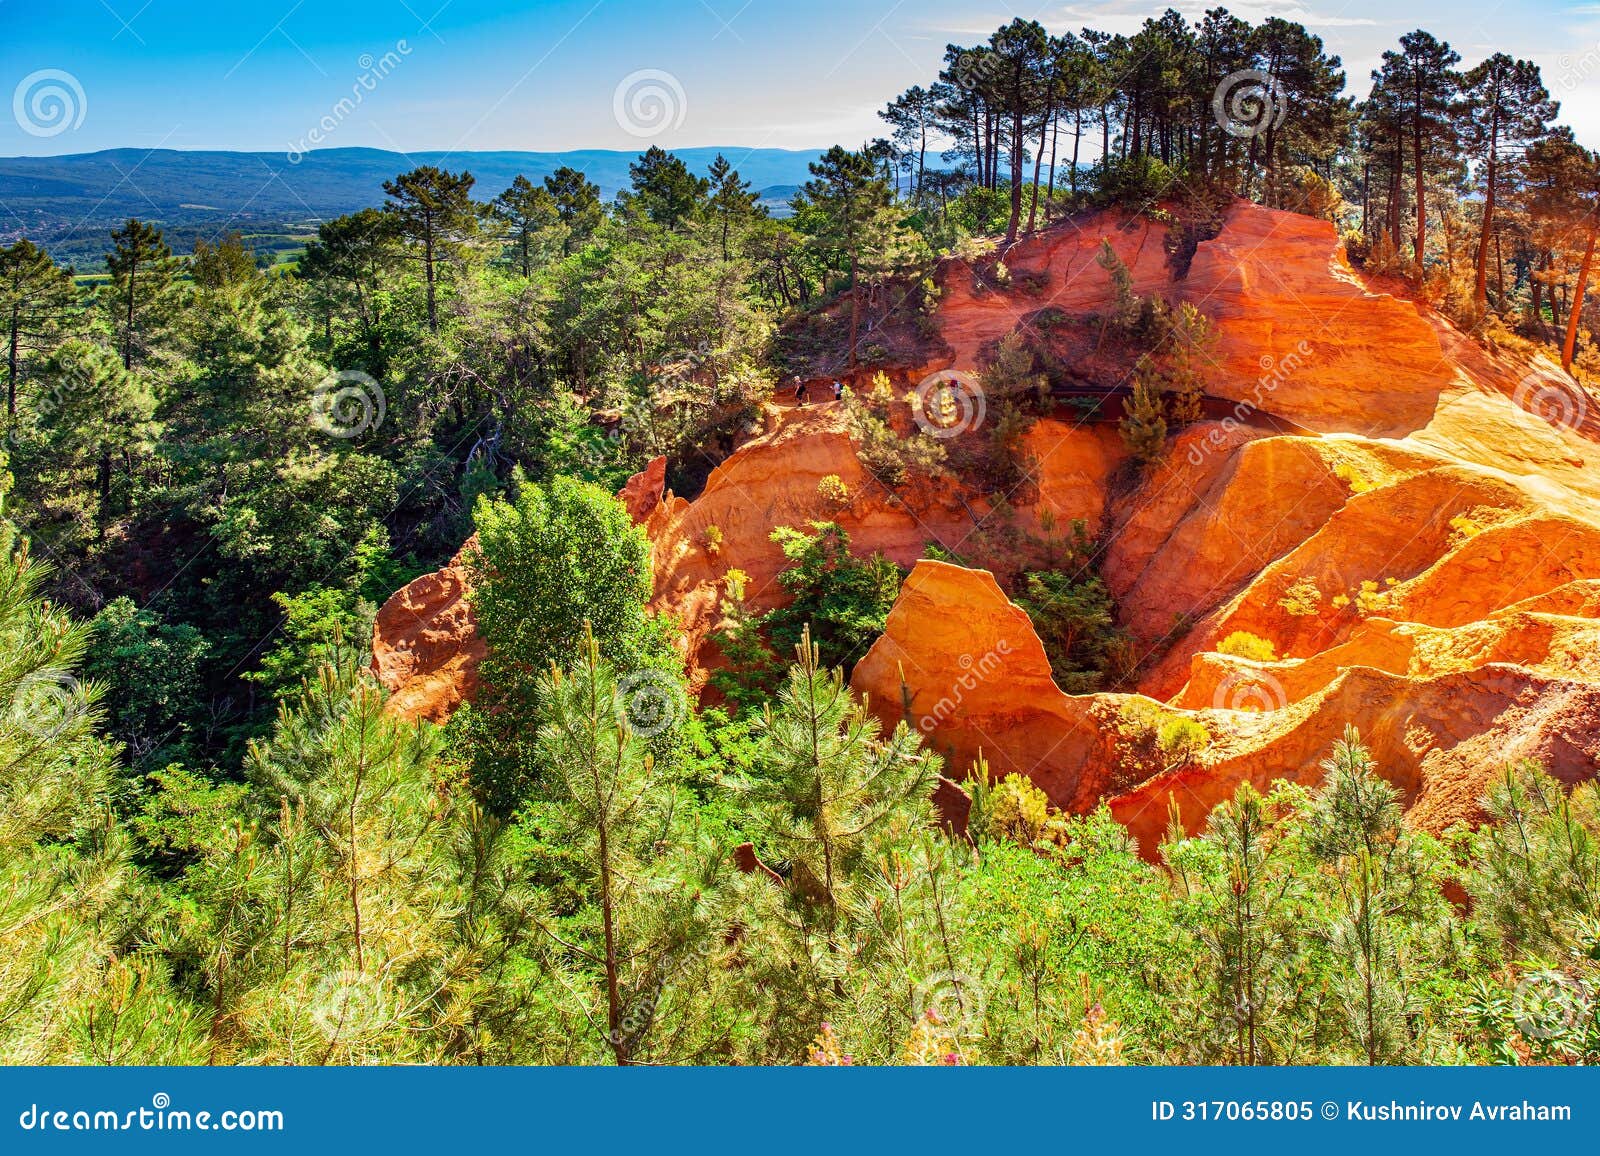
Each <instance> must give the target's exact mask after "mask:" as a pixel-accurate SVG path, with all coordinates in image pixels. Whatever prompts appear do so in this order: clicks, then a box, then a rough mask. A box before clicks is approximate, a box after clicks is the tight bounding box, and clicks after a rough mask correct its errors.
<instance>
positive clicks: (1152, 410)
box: [1117, 367, 1167, 466]
mask: <svg viewBox="0 0 1600 1156" xmlns="http://www.w3.org/2000/svg"><path fill="white" fill-rule="evenodd" d="M1155 378H1156V375H1155V374H1154V373H1153V372H1150V371H1149V369H1148V367H1147V368H1146V370H1145V371H1144V372H1136V373H1135V374H1134V375H1133V392H1132V393H1131V394H1129V395H1128V399H1127V401H1126V402H1125V403H1124V404H1123V409H1122V418H1121V420H1119V421H1118V422H1117V432H1118V433H1119V434H1121V435H1122V444H1123V445H1125V446H1127V447H1128V452H1129V453H1130V454H1132V455H1133V458H1134V460H1135V461H1136V462H1138V463H1139V464H1140V465H1142V466H1151V465H1154V464H1155V463H1156V462H1158V461H1160V460H1161V455H1162V454H1163V453H1164V452H1165V451H1166V445H1167V417H1166V413H1167V411H1166V404H1165V403H1164V401H1163V400H1162V397H1161V391H1160V388H1159V387H1158V386H1157V385H1156V383H1155Z"/></svg>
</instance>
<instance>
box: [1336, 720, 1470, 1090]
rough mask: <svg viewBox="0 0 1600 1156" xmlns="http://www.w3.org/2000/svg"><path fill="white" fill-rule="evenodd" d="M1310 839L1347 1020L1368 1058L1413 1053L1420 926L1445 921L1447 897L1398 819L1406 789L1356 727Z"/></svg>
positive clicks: (1339, 750)
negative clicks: (1386, 772) (1393, 780)
mask: <svg viewBox="0 0 1600 1156" xmlns="http://www.w3.org/2000/svg"><path fill="white" fill-rule="evenodd" d="M1322 769H1323V774H1324V782H1323V786H1322V789H1321V790H1320V791H1318V793H1317V795H1316V797H1315V799H1314V801H1313V804H1312V807H1311V810H1310V814H1309V815H1308V817H1307V819H1306V824H1305V826H1306V831H1305V839H1306V844H1307V847H1308V849H1309V850H1310V852H1311V855H1312V857H1313V858H1314V860H1315V861H1316V862H1317V863H1318V864H1319V865H1320V867H1321V868H1322V870H1321V871H1320V872H1319V873H1318V874H1317V876H1316V877H1315V878H1316V879H1317V880H1318V884H1319V886H1320V887H1321V888H1322V889H1324V890H1325V891H1326V892H1328V895H1327V899H1326V915H1325V917H1324V919H1323V920H1322V921H1321V922H1320V926H1319V928H1318V934H1319V935H1320V936H1321V937H1322V938H1323V940H1324V941H1325V942H1326V943H1327V945H1328V948H1329V950H1330V952H1331V953H1332V955H1333V958H1334V960H1335V961H1336V967H1335V972H1334V988H1335V992H1336V995H1337V998H1338V1001H1339V1010H1340V1012H1341V1013H1342V1019H1343V1021H1344V1024H1345V1029H1346V1031H1347V1033H1348V1035H1349V1036H1350V1038H1351V1039H1352V1040H1354V1042H1355V1044H1356V1046H1357V1048H1358V1050H1359V1052H1360V1054H1361V1055H1362V1056H1363V1057H1364V1058H1365V1059H1366V1062H1367V1063H1369V1064H1387V1063H1400V1062H1404V1061H1405V1060H1406V1059H1408V1058H1410V1057H1412V1056H1413V1047H1414V1041H1413V1039H1412V1031H1411V1027H1410V1022H1409V1021H1410V1018H1411V1016H1412V1014H1413V1013H1414V1011H1415V1008H1416V1004H1415V996H1414V993H1413V989H1414V987H1415V985H1416V977H1415V976H1414V975H1413V974H1412V969H1413V966H1414V965H1413V957H1414V955H1415V952H1416V946H1417V945H1416V944H1415V943H1413V942H1412V940H1413V939H1414V938H1415V936H1416V934H1417V932H1419V931H1421V932H1425V931H1427V930H1429V929H1430V924H1432V923H1434V921H1439V922H1442V920H1443V918H1444V916H1445V911H1444V910H1443V908H1444V903H1443V899H1442V897H1441V896H1440V895H1439V892H1438V889H1437V888H1436V887H1435V886H1434V885H1433V883H1432V880H1431V878H1430V877H1429V874H1428V870H1427V866H1426V863H1425V861H1424V858H1423V856H1422V854H1421V852H1420V850H1419V848H1418V846H1417V844H1416V842H1415V840H1414V839H1413V838H1412V837H1411V836H1410V835H1409V834H1408V833H1407V832H1406V830H1405V829H1404V827H1403V826H1402V825H1401V810H1400V792H1399V791H1398V790H1397V789H1396V788H1395V787H1393V786H1391V785H1390V784H1389V783H1387V782H1385V781H1384V780H1383V779H1381V778H1380V777H1379V776H1378V773H1377V768H1376V765H1375V764H1374V763H1373V760H1372V757H1371V755H1370V754H1368V752H1367V751H1366V749H1365V748H1364V747H1362V746H1361V739H1360V735H1358V734H1357V733H1356V731H1355V728H1353V727H1347V728H1346V729H1345V733H1344V737H1343V738H1342V739H1340V740H1339V741H1338V742H1336V743H1335V744H1334V746H1333V753H1332V755H1331V756H1330V757H1329V758H1328V759H1327V760H1326V761H1325V762H1324V763H1323V764H1322Z"/></svg>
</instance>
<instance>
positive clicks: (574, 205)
mask: <svg viewBox="0 0 1600 1156" xmlns="http://www.w3.org/2000/svg"><path fill="white" fill-rule="evenodd" d="M544 187H545V189H546V190H547V191H548V192H549V194H550V196H551V197H552V198H553V199H554V200H555V203H556V216H557V217H558V218H559V219H560V221H561V223H562V224H563V225H565V226H566V229H567V233H566V236H564V237H563V238H562V239H561V252H562V253H563V254H570V253H572V252H573V251H574V249H575V248H576V247H577V246H580V245H582V244H583V243H584V242H585V241H587V240H588V239H589V238H590V237H591V236H592V235H593V234H594V231H595V230H596V229H598V228H599V227H600V223H601V222H602V221H604V220H605V216H606V214H605V209H604V207H603V206H602V205H601V204H600V186H599V185H596V184H594V183H593V182H592V181H590V180H589V179H588V178H587V177H585V176H584V175H583V174H582V173H580V172H579V171H578V170H577V169H574V168H570V167H569V166H567V165H562V166H561V167H560V168H559V169H557V170H556V171H555V172H553V173H551V174H550V175H549V176H548V177H546V178H545V179H544Z"/></svg>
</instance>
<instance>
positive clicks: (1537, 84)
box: [1462, 52, 1560, 308]
mask: <svg viewBox="0 0 1600 1156" xmlns="http://www.w3.org/2000/svg"><path fill="white" fill-rule="evenodd" d="M1462 90H1463V95H1464V97H1465V99H1464V101H1463V102H1462V112H1463V115H1464V117H1465V118H1466V124H1465V130H1466V131H1465V136H1466V140H1465V144H1466V146H1467V149H1468V150H1469V152H1470V153H1471V155H1473V156H1474V157H1477V158H1479V159H1481V160H1482V161H1483V218H1482V221H1481V222H1480V224H1479V227H1478V255H1477V259H1476V261H1475V269H1474V281H1473V300H1474V301H1476V302H1477V304H1478V306H1479V307H1480V308H1481V307H1483V306H1484V305H1486V304H1487V302H1488V297H1489V240H1490V238H1491V236H1492V235H1493V233H1494V229H1495V208H1496V206H1497V205H1498V203H1499V194H1500V187H1501V183H1502V180H1503V177H1502V175H1501V166H1502V165H1503V164H1504V163H1505V154H1507V153H1510V154H1511V155H1512V156H1513V157H1515V155H1516V152H1517V150H1519V149H1520V150H1523V151H1526V149H1527V147H1528V145H1530V144H1532V143H1533V142H1534V141H1536V140H1538V139H1540V138H1541V137H1543V136H1545V135H1546V134H1547V133H1548V132H1549V131H1550V122H1551V121H1553V120H1554V119H1555V117H1556V113H1557V112H1558V111H1559V109H1560V105H1559V104H1558V103H1557V102H1556V101H1553V100H1551V99H1550V93H1549V91H1548V90H1547V89H1546V88H1545V86H1544V81H1543V80H1542V78H1541V77H1540V75H1539V66H1538V65H1537V64H1534V63H1533V62H1532V61H1528V60H1513V59H1512V58H1511V57H1509V56H1507V55H1506V54H1505V53H1503V52H1497V53H1495V54H1494V55H1493V56H1491V57H1489V58H1488V59H1487V60H1485V61H1483V63H1481V64H1479V65H1477V66H1476V67H1474V68H1472V69H1469V70H1468V71H1467V73H1466V75H1465V76H1463V77H1462Z"/></svg>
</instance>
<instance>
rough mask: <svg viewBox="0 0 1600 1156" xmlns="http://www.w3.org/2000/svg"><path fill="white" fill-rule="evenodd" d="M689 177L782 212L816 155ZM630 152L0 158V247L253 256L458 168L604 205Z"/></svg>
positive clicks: (481, 179) (707, 153)
mask: <svg viewBox="0 0 1600 1156" xmlns="http://www.w3.org/2000/svg"><path fill="white" fill-rule="evenodd" d="M673 151H674V152H676V153H677V155H678V156H680V157H682V158H683V160H684V163H686V164H687V165H688V166H689V167H690V168H691V169H693V170H694V171H695V172H704V171H705V169H706V168H707V166H709V165H710V164H711V162H712V160H713V159H715V157H716V156H717V154H718V153H722V154H723V155H724V156H726V157H727V158H728V159H729V160H730V161H732V162H733V164H734V166H735V167H736V168H737V169H738V170H739V173H740V175H741V176H743V177H744V179H745V180H747V181H749V182H751V184H752V185H754V187H755V188H756V189H757V190H759V191H760V192H761V196H762V200H763V202H764V203H765V204H767V205H768V206H769V208H773V209H775V210H778V211H780V212H781V211H782V209H783V207H784V206H785V205H787V203H788V200H789V198H790V197H792V196H793V195H794V191H795V189H796V188H797V187H798V186H799V185H800V184H802V183H804V182H805V180H806V179H807V178H808V175H809V174H808V172H807V167H806V166H807V165H808V164H809V163H810V162H811V161H813V160H815V159H816V158H817V156H818V155H819V154H818V152H817V151H811V152H797V151H791V150H788V149H746V148H738V147H727V148H692V149H675V150H673ZM637 156H638V153H637V152H621V151H615V150H609V149H578V150H574V151H572V152H559V153H540V152H461V153H441V152H425V153H411V154H401V153H393V152H385V151H382V150H380V149H318V150H315V151H313V152H308V153H306V154H304V155H303V156H301V157H299V158H298V159H297V161H294V162H291V160H290V158H289V157H288V156H286V155H285V154H284V153H281V152H273V153H241V152H178V151H174V150H170V149H157V150H155V151H153V152H150V151H146V150H142V149H111V150H108V151H106V152H98V153H85V154H80V155H75V156H61V157H6V158H0V204H4V205H5V206H6V207H7V208H8V209H9V210H10V212H9V213H7V214H4V215H3V216H0V240H4V241H5V242H7V243H9V242H10V241H12V240H15V239H16V238H17V237H20V236H27V237H30V238H32V239H33V240H34V241H36V242H38V243H39V244H42V245H44V246H45V247H46V248H48V249H49V250H50V252H51V253H52V254H54V255H55V256H56V257H57V259H59V260H61V261H63V262H70V263H71V264H73V265H74V266H75V267H77V268H78V269H79V270H80V271H87V270H92V269H95V268H98V267H99V266H100V262H101V255H102V254H103V252H104V250H105V247H106V233H107V232H108V231H109V230H110V229H111V228H113V227H115V226H116V225H118V224H120V223H122V222H123V221H125V220H127V218H129V217H139V218H141V219H142V220H146V221H149V222H151V223H153V224H157V225H159V226H160V227H161V228H162V229H164V230H165V231H166V233H167V236H168V242H169V243H170V244H171V245H172V247H173V250H174V251H175V252H180V253H183V252H188V251H189V250H190V249H191V248H192V247H193V244H194V240H195V238H197V237H214V236H216V235H217V234H219V233H221V232H224V231H229V230H232V231H237V232H239V233H242V234H244V235H245V236H247V237H248V238H250V240H251V243H252V244H253V245H254V246H255V247H256V248H257V249H258V250H259V251H261V252H267V253H273V252H283V251H287V250H292V249H295V248H298V247H299V246H300V244H302V243H303V240H304V237H305V236H306V235H307V234H309V233H311V232H314V231H315V228H316V225H317V223H318V222H319V221H323V220H327V219H329V218H331V217H337V216H341V215H343V214H345V213H349V212H354V211H355V210H357V209H361V208H365V207H367V206H369V205H378V204H381V203H382V202H383V182H384V181H386V180H388V179H390V178H391V177H393V176H395V175H396V174H398V173H402V172H405V171H407V170H408V169H412V168H415V167H417V166H418V165H425V164H437V165H441V166H444V167H447V168H450V169H453V170H460V169H467V170H468V171H470V172H471V173H472V174H473V176H475V177H477V179H478V185H477V193H478V195H479V196H480V198H482V199H488V198H490V197H493V196H494V195H496V194H497V193H499V192H500V191H501V190H502V189H504V188H506V187H507V186H508V185H510V183H511V182H512V180H513V179H514V178H515V177H517V176H518V175H519V174H520V175H523V176H526V177H528V178H529V179H530V180H535V181H537V180H540V179H542V178H543V177H545V176H546V175H548V174H550V173H552V172H554V171H555V170H556V169H558V168H560V167H561V166H563V165H570V166H572V167H573V168H576V169H580V170H582V171H583V172H584V173H586V174H587V175H588V177H589V179H590V180H591V181H593V182H594V183H595V184H597V185H599V186H600V191H601V195H602V196H604V197H606V198H607V199H609V198H610V197H612V196H614V195H615V194H616V192H617V190H618V189H620V188H623V187H625V186H626V185H627V183H628V165H629V163H630V162H632V161H633V160H635V159H636V158H637Z"/></svg>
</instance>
